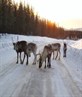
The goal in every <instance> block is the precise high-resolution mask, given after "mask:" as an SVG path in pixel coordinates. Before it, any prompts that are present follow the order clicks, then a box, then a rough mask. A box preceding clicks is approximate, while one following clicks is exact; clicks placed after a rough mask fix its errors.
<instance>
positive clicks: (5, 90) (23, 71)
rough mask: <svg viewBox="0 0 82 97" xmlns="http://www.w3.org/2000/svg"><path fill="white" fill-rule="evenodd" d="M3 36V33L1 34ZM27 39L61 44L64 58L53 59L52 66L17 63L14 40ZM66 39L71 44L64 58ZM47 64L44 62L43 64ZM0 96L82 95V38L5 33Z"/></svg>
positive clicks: (0, 51) (1, 47) (0, 46)
mask: <svg viewBox="0 0 82 97" xmlns="http://www.w3.org/2000/svg"><path fill="white" fill-rule="evenodd" d="M0 36H1V35H0ZM17 37H18V40H19V41H20V40H26V41H27V42H34V43H36V44H37V46H38V50H37V53H39V52H40V53H41V52H42V50H43V47H44V45H46V44H49V43H56V42H58V43H60V44H61V60H60V61H58V60H53V59H52V61H51V64H52V68H50V69H48V68H47V69H44V68H43V67H44V66H43V67H42V68H41V69H39V68H38V62H37V64H36V66H35V65H32V62H33V58H34V57H33V56H31V57H30V58H29V65H28V66H26V65H25V63H24V64H23V65H21V64H20V63H18V64H16V52H15V51H14V49H13V44H12V42H16V41H17ZM63 42H66V43H67V48H68V50H67V57H66V58H63ZM43 65H44V64H43ZM0 97H82V39H79V40H77V41H74V40H65V39H64V40H63V39H54V38H49V37H40V36H23V35H12V34H10V35H4V36H1V37H0Z"/></svg>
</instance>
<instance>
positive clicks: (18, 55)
mask: <svg viewBox="0 0 82 97" xmlns="http://www.w3.org/2000/svg"><path fill="white" fill-rule="evenodd" d="M18 56H19V53H18V52H17V62H16V63H17V64H18Z"/></svg>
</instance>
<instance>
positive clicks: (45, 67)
mask: <svg viewBox="0 0 82 97" xmlns="http://www.w3.org/2000/svg"><path fill="white" fill-rule="evenodd" d="M44 68H46V59H45V66H44Z"/></svg>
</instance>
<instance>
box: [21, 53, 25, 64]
mask: <svg viewBox="0 0 82 97" xmlns="http://www.w3.org/2000/svg"><path fill="white" fill-rule="evenodd" d="M24 60H25V53H24V57H23V61H22V62H21V64H23V63H24Z"/></svg>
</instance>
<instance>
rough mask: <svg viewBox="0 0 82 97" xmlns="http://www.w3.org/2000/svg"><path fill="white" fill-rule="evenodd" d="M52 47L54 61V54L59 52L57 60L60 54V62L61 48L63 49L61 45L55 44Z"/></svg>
mask: <svg viewBox="0 0 82 97" xmlns="http://www.w3.org/2000/svg"><path fill="white" fill-rule="evenodd" d="M51 46H52V50H53V59H54V52H55V51H57V55H56V58H55V59H57V57H58V52H59V60H60V47H61V45H60V43H53V44H51Z"/></svg>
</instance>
